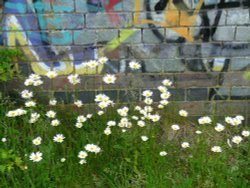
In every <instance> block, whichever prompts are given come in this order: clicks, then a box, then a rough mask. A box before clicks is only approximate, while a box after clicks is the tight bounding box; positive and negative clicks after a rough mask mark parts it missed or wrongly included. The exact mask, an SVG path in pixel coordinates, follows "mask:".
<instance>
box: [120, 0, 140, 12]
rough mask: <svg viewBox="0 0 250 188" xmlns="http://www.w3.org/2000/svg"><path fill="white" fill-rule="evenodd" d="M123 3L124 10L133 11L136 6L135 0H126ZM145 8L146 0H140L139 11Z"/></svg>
mask: <svg viewBox="0 0 250 188" xmlns="http://www.w3.org/2000/svg"><path fill="white" fill-rule="evenodd" d="M122 4H123V11H133V10H134V8H135V1H134V0H126V1H122ZM143 8H144V1H143V0H140V6H139V9H138V11H142V10H143Z"/></svg>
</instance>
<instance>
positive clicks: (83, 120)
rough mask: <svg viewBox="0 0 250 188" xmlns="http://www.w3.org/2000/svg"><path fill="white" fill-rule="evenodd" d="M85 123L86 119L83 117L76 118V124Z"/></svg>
mask: <svg viewBox="0 0 250 188" xmlns="http://www.w3.org/2000/svg"><path fill="white" fill-rule="evenodd" d="M85 121H87V118H86V117H84V116H83V115H80V116H78V117H77V122H78V123H84V122H85Z"/></svg>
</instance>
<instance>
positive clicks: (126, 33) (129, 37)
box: [119, 29, 142, 44]
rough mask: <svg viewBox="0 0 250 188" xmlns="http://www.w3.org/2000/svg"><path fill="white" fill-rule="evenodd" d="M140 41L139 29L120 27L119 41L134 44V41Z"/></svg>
mask: <svg viewBox="0 0 250 188" xmlns="http://www.w3.org/2000/svg"><path fill="white" fill-rule="evenodd" d="M131 33H132V34H131ZM124 39H126V40H124ZM141 41H142V34H141V30H140V29H121V30H120V32H119V42H120V43H133V44H134V43H141Z"/></svg>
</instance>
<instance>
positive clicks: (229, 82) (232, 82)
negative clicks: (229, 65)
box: [223, 72, 250, 87]
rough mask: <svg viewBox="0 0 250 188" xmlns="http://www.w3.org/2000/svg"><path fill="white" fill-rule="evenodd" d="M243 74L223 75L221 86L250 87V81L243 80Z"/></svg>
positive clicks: (231, 73)
mask: <svg viewBox="0 0 250 188" xmlns="http://www.w3.org/2000/svg"><path fill="white" fill-rule="evenodd" d="M243 74H244V72H230V73H224V74H223V75H224V76H223V85H225V86H231V87H232V86H250V79H249V80H247V79H244V78H243Z"/></svg>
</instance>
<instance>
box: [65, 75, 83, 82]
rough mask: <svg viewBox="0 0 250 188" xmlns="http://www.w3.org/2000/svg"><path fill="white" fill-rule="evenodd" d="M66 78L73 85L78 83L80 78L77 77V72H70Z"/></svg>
mask: <svg viewBox="0 0 250 188" xmlns="http://www.w3.org/2000/svg"><path fill="white" fill-rule="evenodd" d="M67 78H68V81H69V83H71V84H73V85H76V84H79V83H80V78H79V75H78V74H71V75H69V76H68V77H67Z"/></svg>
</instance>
